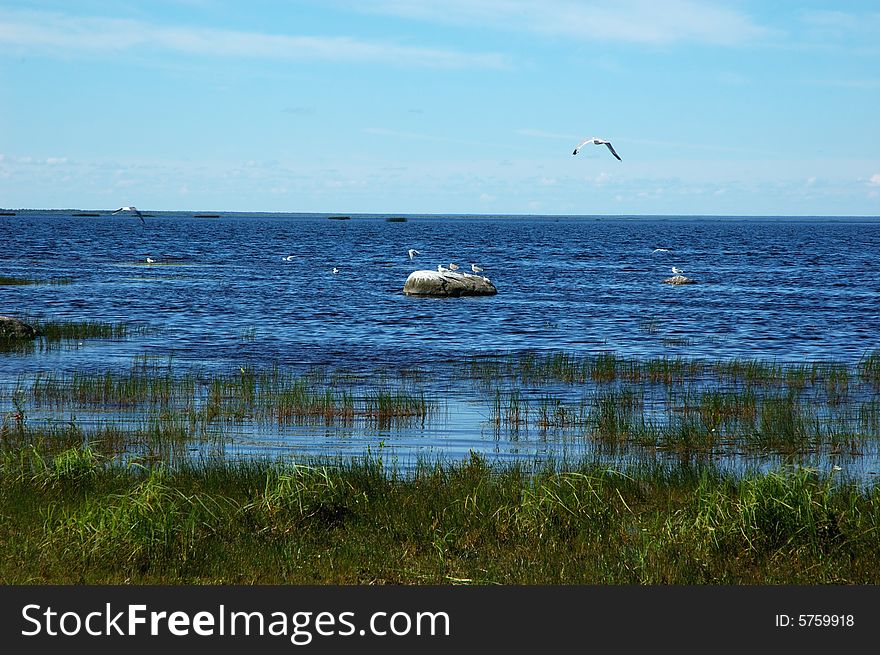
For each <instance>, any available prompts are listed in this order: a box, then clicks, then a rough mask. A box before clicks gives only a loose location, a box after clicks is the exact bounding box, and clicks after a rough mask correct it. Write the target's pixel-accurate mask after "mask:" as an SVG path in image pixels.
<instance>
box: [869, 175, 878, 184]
mask: <svg viewBox="0 0 880 655" xmlns="http://www.w3.org/2000/svg"><path fill="white" fill-rule="evenodd" d="M868 185H869V186H880V173H874V174H873V175H872V176H871V177H870V178H868Z"/></svg>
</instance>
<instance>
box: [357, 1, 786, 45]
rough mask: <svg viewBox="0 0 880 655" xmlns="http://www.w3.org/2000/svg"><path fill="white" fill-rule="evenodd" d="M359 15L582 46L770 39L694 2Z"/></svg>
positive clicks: (473, 5) (458, 7) (403, 9)
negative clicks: (465, 27)
mask: <svg viewBox="0 0 880 655" xmlns="http://www.w3.org/2000/svg"><path fill="white" fill-rule="evenodd" d="M347 4H350V6H353V7H356V8H358V9H359V10H362V11H371V12H378V13H383V14H388V15H394V16H399V17H405V18H411V19H418V20H425V21H431V22H436V23H445V24H459V25H468V26H473V27H479V28H494V29H505V30H510V29H512V30H518V31H527V32H533V33H540V34H544V35H547V36H562V37H568V38H573V39H579V40H584V41H606V42H608V41H622V42H629V43H650V44H668V43H676V42H699V43H710V44H722V45H730V44H737V43H743V42H747V41H752V40H755V39H759V38H765V37H768V36H772V35H774V34H775V33H776V32H775V31H774V30H772V29H771V28H768V27H765V26H761V25H759V24H757V23H756V22H755V21H754V20H753V19H752V18H751V17H750V16H748V15H747V14H745V13H743V12H741V11H737V10H735V9H731V8H729V7H726V6H724V5H722V4H720V3H712V2H697V1H696V0H666V1H664V2H656V1H655V0H615V1H612V0H598V1H592V2H577V1H575V0H544V1H543V2H534V1H533V0H446V1H445V2H434V1H433V0H379V1H378V2H373V3H370V4H368V5H364V4H363V3H357V4H356V5H355V4H351V3H347Z"/></svg>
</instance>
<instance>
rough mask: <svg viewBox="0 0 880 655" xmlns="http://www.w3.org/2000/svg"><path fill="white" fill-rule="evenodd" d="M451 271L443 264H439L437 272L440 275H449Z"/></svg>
mask: <svg viewBox="0 0 880 655" xmlns="http://www.w3.org/2000/svg"><path fill="white" fill-rule="evenodd" d="M448 271H449V269H448V268H446V267H445V266H444V265H443V264H437V272H438V273H447V272H448Z"/></svg>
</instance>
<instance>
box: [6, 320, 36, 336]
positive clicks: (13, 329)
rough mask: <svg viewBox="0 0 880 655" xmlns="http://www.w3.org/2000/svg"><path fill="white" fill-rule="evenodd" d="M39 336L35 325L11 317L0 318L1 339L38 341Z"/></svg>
mask: <svg viewBox="0 0 880 655" xmlns="http://www.w3.org/2000/svg"><path fill="white" fill-rule="evenodd" d="M38 336H39V332H37V329H36V328H35V327H34V326H33V325H29V324H27V323H25V322H24V321H20V320H18V319H17V318H12V317H11V316H0V339H36V338H37V337H38Z"/></svg>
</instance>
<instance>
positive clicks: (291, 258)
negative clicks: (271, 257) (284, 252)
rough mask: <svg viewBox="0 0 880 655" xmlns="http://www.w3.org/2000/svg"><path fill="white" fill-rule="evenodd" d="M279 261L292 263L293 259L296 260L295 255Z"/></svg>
mask: <svg viewBox="0 0 880 655" xmlns="http://www.w3.org/2000/svg"><path fill="white" fill-rule="evenodd" d="M281 259H283V260H284V261H286V262H292V261H293V260H294V259H296V256H295V255H288V256H287V257H282V258H281Z"/></svg>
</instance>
